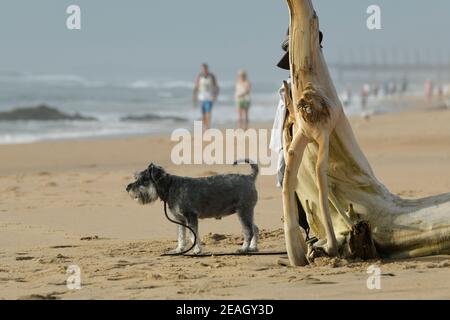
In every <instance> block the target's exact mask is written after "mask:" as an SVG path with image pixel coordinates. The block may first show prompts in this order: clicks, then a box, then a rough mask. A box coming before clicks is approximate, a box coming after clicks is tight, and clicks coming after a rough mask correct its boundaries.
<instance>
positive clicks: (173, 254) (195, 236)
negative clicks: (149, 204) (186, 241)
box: [161, 201, 197, 257]
mask: <svg viewBox="0 0 450 320" xmlns="http://www.w3.org/2000/svg"><path fill="white" fill-rule="evenodd" d="M164 214H165V215H166V218H167V220H169V221H170V222H172V223H175V224H177V225H179V226H183V227H185V228H187V229H189V231H191V232H192V234H193V235H194V242H193V243H192V246H191V247H190V248H189V249H187V250H184V251H182V252H177V253H163V254H162V255H161V256H162V257H164V256H183V255H185V254H186V253H188V252H189V251H191V250H192V249H194V247H195V245H196V244H197V234H196V233H195V232H194V229H192V228H191V227H189V226H188V225H186V224H184V223H182V222H179V221H176V220H173V219H171V218H170V217H169V214H168V213H167V202H165V201H164Z"/></svg>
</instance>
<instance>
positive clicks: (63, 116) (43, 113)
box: [0, 105, 97, 121]
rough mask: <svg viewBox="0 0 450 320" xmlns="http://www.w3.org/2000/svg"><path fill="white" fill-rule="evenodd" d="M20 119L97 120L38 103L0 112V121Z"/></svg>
mask: <svg viewBox="0 0 450 320" xmlns="http://www.w3.org/2000/svg"><path fill="white" fill-rule="evenodd" d="M20 120H34V121H61V120H72V121H75V120H77V121H97V119H96V118H93V117H85V116H82V115H81V114H79V113H75V114H73V115H72V114H67V113H64V112H61V111H59V110H58V109H55V108H52V107H49V106H46V105H39V106H37V107H30V108H17V109H14V110H12V111H6V112H0V121H20Z"/></svg>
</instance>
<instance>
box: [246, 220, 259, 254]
mask: <svg viewBox="0 0 450 320" xmlns="http://www.w3.org/2000/svg"><path fill="white" fill-rule="evenodd" d="M258 240H259V228H258V226H257V225H256V224H253V237H252V240H251V241H250V247H249V248H248V250H249V251H252V252H256V251H258Z"/></svg>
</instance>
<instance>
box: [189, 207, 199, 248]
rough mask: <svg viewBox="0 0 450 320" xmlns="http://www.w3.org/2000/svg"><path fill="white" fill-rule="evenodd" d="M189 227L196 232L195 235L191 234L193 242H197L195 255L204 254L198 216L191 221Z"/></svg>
mask: <svg viewBox="0 0 450 320" xmlns="http://www.w3.org/2000/svg"><path fill="white" fill-rule="evenodd" d="M189 227H191V228H192V230H194V232H195V235H194V234H193V233H192V231H190V232H189V235H190V238H191V242H192V243H194V241H195V246H194V254H199V253H201V252H202V241H201V240H200V235H199V234H198V219H197V217H196V216H195V217H191V218H190V219H189Z"/></svg>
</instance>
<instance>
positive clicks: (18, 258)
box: [16, 256, 34, 261]
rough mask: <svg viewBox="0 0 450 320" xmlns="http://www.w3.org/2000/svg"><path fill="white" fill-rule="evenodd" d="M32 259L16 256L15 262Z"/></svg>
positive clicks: (30, 258)
mask: <svg viewBox="0 0 450 320" xmlns="http://www.w3.org/2000/svg"><path fill="white" fill-rule="evenodd" d="M33 259H34V257H32V256H17V257H16V261H27V260H33Z"/></svg>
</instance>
